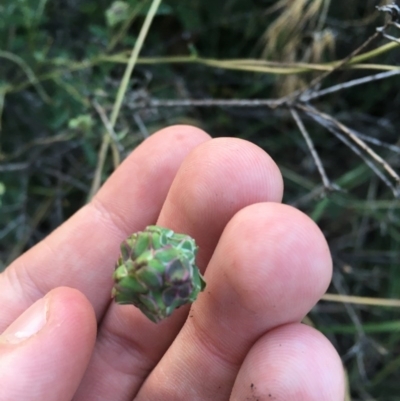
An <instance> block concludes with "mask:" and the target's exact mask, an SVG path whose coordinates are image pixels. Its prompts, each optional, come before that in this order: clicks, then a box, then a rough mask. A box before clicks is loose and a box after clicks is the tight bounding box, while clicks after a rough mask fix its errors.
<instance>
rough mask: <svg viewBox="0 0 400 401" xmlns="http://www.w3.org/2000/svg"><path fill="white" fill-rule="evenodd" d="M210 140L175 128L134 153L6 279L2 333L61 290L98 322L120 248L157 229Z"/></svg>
mask: <svg viewBox="0 0 400 401" xmlns="http://www.w3.org/2000/svg"><path fill="white" fill-rule="evenodd" d="M209 139H210V137H209V136H208V135H207V134H206V133H205V132H203V131H202V130H200V129H197V128H194V127H189V126H175V127H170V128H166V129H164V130H161V131H160V132H158V133H157V134H154V135H152V136H151V137H150V138H148V139H147V140H146V141H144V142H143V143H142V144H141V145H140V146H139V147H138V148H136V149H135V150H134V152H133V153H132V154H131V155H130V156H129V157H128V158H127V159H126V160H125V161H124V162H123V163H122V165H121V166H120V167H119V168H118V169H117V170H116V171H115V172H114V174H112V176H111V177H110V179H109V180H107V182H106V183H105V184H104V186H103V187H102V189H101V190H100V191H99V193H98V194H97V196H96V197H95V198H94V199H93V201H92V202H91V203H90V204H89V205H87V206H85V207H83V208H82V209H80V210H79V211H78V212H77V213H76V214H75V215H74V216H72V217H71V218H70V219H69V220H68V221H67V222H66V223H64V224H63V225H62V226H61V227H59V228H58V229H57V230H55V231H54V232H53V233H52V234H51V235H49V236H48V237H47V238H46V239H45V240H44V241H42V242H40V243H39V244H38V245H36V246H35V247H33V248H32V249H30V250H29V251H28V252H26V253H25V254H24V255H22V256H21V257H19V258H18V259H17V260H16V261H15V262H14V263H12V265H11V266H9V267H8V268H7V269H6V270H5V272H4V273H2V274H0V305H2V311H1V314H0V332H1V331H2V330H3V329H4V328H5V327H6V326H8V325H9V324H10V323H11V322H12V321H13V320H14V319H15V318H16V317H17V316H19V315H20V314H21V313H22V312H23V311H24V310H25V309H26V308H28V307H29V306H30V305H31V304H32V303H33V302H35V301H36V300H37V299H39V298H41V297H42V296H44V294H46V293H47V292H49V291H50V290H51V289H53V288H56V287H59V286H68V287H72V288H76V289H78V290H80V291H81V292H82V293H83V294H85V296H86V297H87V298H88V299H89V301H90V302H91V303H92V305H93V308H94V310H95V312H96V316H97V319H98V320H100V319H101V317H102V315H103V313H104V311H105V309H106V308H107V307H108V305H109V303H110V291H111V287H112V280H111V276H112V273H113V270H114V265H115V261H116V259H117V257H118V253H119V245H120V243H121V241H122V240H124V239H125V238H126V237H127V236H128V235H130V234H132V233H133V232H135V231H138V230H141V229H143V228H144V227H145V226H146V225H149V224H154V223H155V222H156V220H157V218H158V215H159V213H160V210H161V207H162V205H163V203H164V200H165V198H166V196H167V193H168V191H169V187H170V186H171V182H172V180H173V179H174V177H175V174H176V172H177V170H178V168H179V166H180V165H181V163H182V160H183V159H184V158H185V157H186V155H187V154H188V153H189V152H190V150H191V149H192V148H194V147H195V146H197V145H198V144H199V143H202V142H204V141H207V140H209Z"/></svg>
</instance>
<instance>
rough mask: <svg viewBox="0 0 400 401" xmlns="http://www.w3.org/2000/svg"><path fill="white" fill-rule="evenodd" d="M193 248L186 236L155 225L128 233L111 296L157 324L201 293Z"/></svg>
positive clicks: (114, 275)
mask: <svg viewBox="0 0 400 401" xmlns="http://www.w3.org/2000/svg"><path fill="white" fill-rule="evenodd" d="M197 249H198V247H197V245H196V243H195V241H194V239H193V238H191V237H190V236H188V235H185V234H176V233H174V232H173V231H172V230H169V229H167V228H163V227H159V226H148V227H146V229H145V230H144V231H140V232H137V233H135V234H132V235H131V236H130V237H129V238H127V239H126V240H125V241H124V242H122V244H121V255H120V257H119V258H118V261H117V265H116V268H115V271H114V274H113V279H114V282H115V284H114V288H113V290H112V296H113V297H114V298H115V301H116V302H117V303H120V304H132V305H135V306H136V307H138V308H139V309H140V310H141V311H142V312H143V313H144V314H145V315H146V316H147V317H148V318H149V319H150V320H151V321H153V322H155V323H158V322H160V321H161V320H163V319H165V318H166V317H168V316H170V315H171V314H172V312H173V311H174V310H175V309H177V308H179V307H180V306H182V305H185V304H187V303H190V302H193V301H195V300H196V298H197V296H198V294H199V293H200V292H201V291H203V290H204V288H205V285H206V283H205V281H204V279H203V277H202V275H201V274H200V272H199V269H198V268H197V266H196V254H197Z"/></svg>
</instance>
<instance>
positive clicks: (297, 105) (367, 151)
mask: <svg viewBox="0 0 400 401" xmlns="http://www.w3.org/2000/svg"><path fill="white" fill-rule="evenodd" d="M377 9H378V10H379V11H383V12H388V13H389V14H390V16H391V21H388V22H386V23H385V25H384V26H382V27H378V28H377V29H376V32H375V33H374V34H373V35H371V36H370V37H369V38H368V39H367V40H366V41H365V42H364V43H363V44H361V45H360V46H359V47H358V48H357V49H355V50H354V51H352V52H351V53H350V54H349V55H348V56H347V57H345V58H344V59H343V60H341V61H340V62H339V63H337V64H336V65H335V66H334V67H332V69H331V70H329V71H326V72H324V73H322V74H321V75H319V76H318V77H316V78H315V79H314V80H312V81H311V82H310V83H309V84H308V85H307V88H305V89H303V90H301V91H295V92H293V93H291V94H289V95H288V96H285V97H282V98H278V99H180V100H170V99H143V100H140V101H137V102H135V103H133V104H132V103H131V104H128V107H129V108H130V109H134V110H137V109H140V108H158V107H268V108H271V109H276V108H279V107H281V108H287V109H289V111H290V113H291V116H292V118H293V120H294V121H295V123H296V125H297V127H298V129H299V131H300V132H301V134H302V136H303V138H304V140H305V142H306V144H307V147H308V149H309V151H310V154H311V156H312V158H313V160H314V163H315V165H316V167H317V169H318V172H319V174H320V176H321V180H322V183H323V186H324V189H325V192H326V191H332V190H339V189H340V188H339V187H338V186H336V185H335V184H333V183H332V182H331V181H330V180H329V178H328V176H327V174H326V171H325V169H324V167H323V163H322V161H321V158H320V157H319V155H318V153H317V151H316V149H315V146H314V144H313V141H312V139H311V136H310V134H309V133H308V131H307V129H306V127H305V125H304V123H303V121H302V120H301V117H300V116H299V114H298V111H301V112H303V113H304V114H305V115H307V116H309V117H311V119H313V120H314V121H315V122H317V123H318V124H319V125H321V126H323V127H324V128H325V129H327V130H328V131H329V132H331V133H332V134H333V135H335V137H337V138H338V139H339V140H340V141H342V142H343V143H345V144H346V146H348V147H349V148H350V149H351V150H352V151H353V152H355V153H356V154H357V155H358V156H359V157H360V158H361V159H363V161H364V162H365V163H366V164H367V165H368V166H369V167H370V168H371V170H372V171H373V172H374V173H375V174H376V175H377V177H379V179H381V180H382V181H383V182H384V183H385V185H387V186H388V187H389V188H390V189H391V191H392V192H393V194H394V196H395V197H396V198H398V197H400V176H399V175H398V174H397V173H396V171H394V169H393V168H392V167H391V166H390V165H389V163H388V162H387V161H386V160H384V159H383V158H382V157H381V156H379V155H378V154H377V153H376V152H375V151H374V150H373V149H372V148H371V147H370V146H368V145H367V143H366V142H370V143H373V144H375V145H378V146H384V147H386V148H388V149H390V150H392V151H396V152H399V151H400V148H399V149H398V147H396V146H394V145H390V144H386V143H383V142H381V141H379V140H378V139H376V138H371V137H368V136H366V135H363V134H360V133H358V132H356V131H355V130H353V129H351V128H349V127H347V126H346V125H344V124H343V123H341V122H340V121H338V120H337V119H335V118H334V117H332V116H330V115H328V114H326V113H324V112H321V111H319V110H317V109H316V108H315V107H313V106H311V105H310V104H309V102H310V101H311V100H315V99H319V98H321V97H322V96H326V95H328V94H332V93H335V92H339V91H342V90H345V89H349V88H353V87H355V86H357V85H364V84H367V83H371V82H375V81H378V80H383V79H387V78H390V77H393V76H396V75H400V67H399V68H395V67H394V69H393V70H390V71H385V72H380V73H377V74H373V75H369V76H366V77H363V78H358V79H353V80H350V81H347V82H344V83H340V84H337V85H333V86H331V87H328V88H325V89H321V90H316V88H317V87H319V86H320V85H321V84H322V82H323V81H324V80H325V79H326V78H327V77H328V76H330V75H331V74H332V73H333V72H335V71H337V70H339V69H342V68H343V67H345V66H346V65H347V64H349V63H350V62H351V61H352V59H353V58H354V57H355V56H357V55H358V54H360V53H361V52H362V51H363V50H364V49H365V48H366V47H367V46H368V45H369V44H370V43H372V42H373V41H374V40H375V39H377V38H378V37H385V38H387V39H389V40H391V41H395V42H397V43H400V40H399V39H398V38H395V37H393V36H391V35H388V34H387V33H386V29H387V28H388V27H389V26H395V27H396V28H399V29H400V24H399V23H398V19H400V7H399V6H397V5H395V4H392V5H388V6H383V7H377ZM391 180H392V181H394V183H393V182H392V181H391Z"/></svg>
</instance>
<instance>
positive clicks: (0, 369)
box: [0, 288, 96, 401]
mask: <svg viewBox="0 0 400 401" xmlns="http://www.w3.org/2000/svg"><path fill="white" fill-rule="evenodd" d="M45 301H46V303H47V323H46V324H45V326H44V327H43V328H42V329H41V330H40V331H39V332H37V334H35V335H33V336H32V337H29V338H28V339H25V340H23V341H22V342H19V343H14V342H10V341H11V340H10V338H9V337H6V338H4V336H0V400H1V401H9V400H10V401H11V400H24V401H38V400H46V401H52V400H54V401H63V400H65V401H67V400H68V401H69V400H71V399H72V397H73V395H74V393H75V391H76V388H77V387H78V385H79V382H80V381H81V379H82V376H83V374H84V371H85V369H86V367H87V364H88V362H89V359H90V355H91V353H92V350H93V347H94V343H95V340H96V318H95V314H94V311H93V308H92V307H91V305H90V303H89V302H88V300H87V299H86V297H85V296H84V295H83V294H81V293H80V292H79V291H77V290H74V289H71V288H58V289H55V290H53V291H51V292H50V293H49V294H48V295H46V297H45ZM39 302H40V301H39Z"/></svg>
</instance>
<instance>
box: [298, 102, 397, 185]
mask: <svg viewBox="0 0 400 401" xmlns="http://www.w3.org/2000/svg"><path fill="white" fill-rule="evenodd" d="M296 107H297V108H300V109H301V110H303V111H305V112H307V113H311V114H315V115H319V116H320V117H321V118H322V119H324V120H326V121H328V122H330V123H331V124H332V125H333V126H334V127H336V128H337V129H338V130H339V131H341V132H343V133H344V134H345V135H346V136H348V137H349V138H350V139H351V140H352V141H353V142H355V143H356V144H357V145H358V146H359V147H360V148H361V149H362V150H364V151H365V152H366V153H368V154H369V155H370V156H371V158H372V159H373V160H375V162H376V163H378V164H379V165H381V166H382V168H383V169H384V170H385V171H386V172H387V173H388V174H389V175H390V176H391V177H392V178H393V179H394V180H395V181H396V183H397V184H399V183H400V177H399V176H398V174H397V173H396V172H395V171H394V170H393V168H392V167H391V166H390V165H389V164H388V163H387V162H386V161H385V160H384V159H382V157H381V156H379V155H378V154H377V153H376V152H375V151H374V150H372V149H371V148H370V147H369V146H368V145H367V144H366V143H365V142H364V141H363V140H362V139H361V138H359V137H358V136H357V135H355V134H354V133H353V132H352V130H351V129H350V128H348V127H346V126H345V125H344V124H342V123H341V122H339V121H338V120H336V119H335V118H333V117H331V116H330V115H328V114H326V113H323V112H321V111H319V110H317V109H315V108H314V107H311V106H304V105H300V104H299V105H296Z"/></svg>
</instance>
